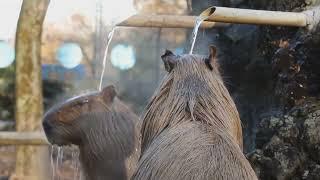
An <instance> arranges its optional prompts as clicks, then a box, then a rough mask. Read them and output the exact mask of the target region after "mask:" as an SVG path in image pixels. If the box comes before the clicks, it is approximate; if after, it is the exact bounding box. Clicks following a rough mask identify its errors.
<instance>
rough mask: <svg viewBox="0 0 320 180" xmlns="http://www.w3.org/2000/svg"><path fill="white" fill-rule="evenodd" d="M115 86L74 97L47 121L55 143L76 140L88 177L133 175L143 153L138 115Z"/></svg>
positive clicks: (98, 179)
mask: <svg viewBox="0 0 320 180" xmlns="http://www.w3.org/2000/svg"><path fill="white" fill-rule="evenodd" d="M115 96H116V93H115V90H114V87H113V86H108V87H106V88H104V89H103V90H102V91H101V92H94V93H90V94H86V95H82V96H79V97H76V98H72V99H70V100H68V101H66V102H64V103H63V104H61V105H58V106H56V107H54V108H52V109H51V110H49V111H48V112H47V113H46V115H45V117H44V121H43V126H44V130H45V132H46V135H47V138H48V140H49V141H50V142H51V143H52V144H58V145H67V144H75V145H77V146H79V149H80V162H81V165H82V168H83V170H84V175H85V177H86V179H87V180H108V179H120V180H122V179H123V180H124V179H129V178H130V177H131V175H132V173H133V172H134V170H135V166H136V163H137V161H138V156H139V154H140V144H139V136H138V135H139V127H138V126H139V125H138V117H137V116H136V115H135V114H134V113H133V112H132V111H131V110H130V109H129V108H128V107H126V106H125V105H124V104H123V103H122V102H121V101H120V100H119V99H117V98H116V97H115Z"/></svg>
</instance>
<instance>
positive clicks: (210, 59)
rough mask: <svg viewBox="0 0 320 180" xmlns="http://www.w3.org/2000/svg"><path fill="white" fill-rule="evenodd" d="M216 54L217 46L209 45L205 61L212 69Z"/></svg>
mask: <svg viewBox="0 0 320 180" xmlns="http://www.w3.org/2000/svg"><path fill="white" fill-rule="evenodd" d="M216 54H217V48H216V47H215V46H213V45H211V46H210V47H209V57H208V58H206V59H205V63H206V65H207V66H208V68H209V69H210V70H213V67H214V65H215V64H216V62H215V57H216Z"/></svg>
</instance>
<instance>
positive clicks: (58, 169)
mask: <svg viewBox="0 0 320 180" xmlns="http://www.w3.org/2000/svg"><path fill="white" fill-rule="evenodd" d="M64 152H66V151H65V149H64V147H59V146H56V145H52V146H51V151H50V154H51V158H50V163H51V167H52V180H63V179H64V178H63V177H62V176H61V174H63V170H64V169H63V168H64V167H63V164H64V157H65V156H64ZM54 156H55V157H54ZM70 161H71V168H72V169H71V170H72V177H69V178H72V179H74V180H79V179H81V178H82V177H81V172H80V162H79V152H78V151H75V150H74V149H72V152H71V159H70Z"/></svg>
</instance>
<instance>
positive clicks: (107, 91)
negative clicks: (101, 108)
mask: <svg viewBox="0 0 320 180" xmlns="http://www.w3.org/2000/svg"><path fill="white" fill-rule="evenodd" d="M116 95H117V92H116V88H115V87H114V86H113V85H110V86H107V87H105V88H103V89H102V91H101V96H102V98H103V100H104V101H105V102H112V101H113V99H114V97H115V96H116Z"/></svg>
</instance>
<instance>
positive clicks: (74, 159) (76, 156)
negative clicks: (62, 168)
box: [72, 151, 79, 180]
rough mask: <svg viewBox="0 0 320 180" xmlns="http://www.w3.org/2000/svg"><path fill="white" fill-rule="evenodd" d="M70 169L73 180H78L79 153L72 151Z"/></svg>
mask: <svg viewBox="0 0 320 180" xmlns="http://www.w3.org/2000/svg"><path fill="white" fill-rule="evenodd" d="M72 167H73V169H74V174H73V179H74V180H78V179H79V178H78V176H79V152H78V151H72Z"/></svg>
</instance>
